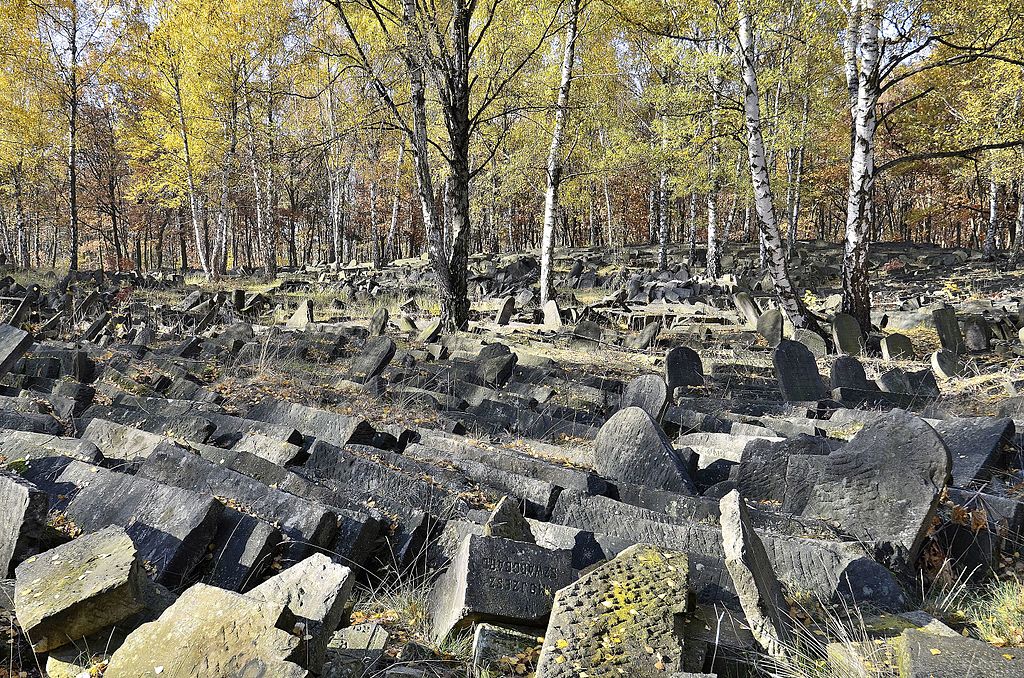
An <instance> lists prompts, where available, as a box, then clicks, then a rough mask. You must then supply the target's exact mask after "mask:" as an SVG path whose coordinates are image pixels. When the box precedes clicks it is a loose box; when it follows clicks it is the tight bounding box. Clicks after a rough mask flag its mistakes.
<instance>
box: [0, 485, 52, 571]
mask: <svg viewBox="0 0 1024 678" xmlns="http://www.w3.org/2000/svg"><path fill="white" fill-rule="evenodd" d="M49 506H50V502H49V498H48V497H47V496H46V493H45V492H43V491H42V490H40V489H39V488H38V487H36V486H35V485H33V484H32V483H30V482H29V481H27V480H25V479H24V478H22V477H21V476H18V475H15V474H13V473H9V472H7V471H3V470H0V515H2V516H3V521H2V522H0V579H4V578H6V577H7V574H8V572H9V571H10V568H11V566H13V565H16V564H17V563H18V562H21V561H22V560H23V559H24V558H26V557H28V556H30V555H32V554H33V553H35V551H36V550H38V548H39V547H40V543H41V540H42V537H43V530H44V529H45V527H46V513H47V511H48V510H49Z"/></svg>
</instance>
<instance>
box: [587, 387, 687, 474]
mask: <svg viewBox="0 0 1024 678" xmlns="http://www.w3.org/2000/svg"><path fill="white" fill-rule="evenodd" d="M594 470H595V471H597V473H598V474H600V475H602V476H604V477H606V478H611V479H613V480H621V481H625V482H628V483H633V484H635V485H642V486H644V487H650V488H654V489H659V490H669V491H671V492H682V493H684V494H693V481H692V480H691V479H690V474H689V471H688V470H687V468H686V464H685V462H684V461H683V459H682V458H681V457H680V456H679V455H678V454H677V453H676V451H675V450H674V449H672V443H670V442H669V440H668V437H667V436H666V435H665V432H664V431H663V430H662V428H661V425H659V424H658V422H656V421H654V420H653V419H652V418H651V415H649V414H648V413H647V412H645V411H644V410H642V409H640V408H639V407H627V408H625V409H623V410H619V411H618V412H616V413H615V414H614V415H612V416H611V418H609V419H608V421H606V422H605V423H604V425H603V426H602V427H601V430H600V431H598V434H597V438H595V439H594Z"/></svg>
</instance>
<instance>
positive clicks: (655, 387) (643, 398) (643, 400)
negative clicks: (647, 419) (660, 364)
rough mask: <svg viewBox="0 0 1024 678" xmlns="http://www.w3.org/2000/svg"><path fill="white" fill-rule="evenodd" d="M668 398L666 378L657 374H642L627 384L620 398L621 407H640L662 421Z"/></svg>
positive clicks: (656, 419) (653, 417)
mask: <svg viewBox="0 0 1024 678" xmlns="http://www.w3.org/2000/svg"><path fill="white" fill-rule="evenodd" d="M668 400H669V391H668V386H667V385H666V384H665V380H664V379H662V378H661V377H659V376H658V375H657V374H642V375H640V376H639V377H637V378H636V379H634V380H633V381H631V382H629V383H628V384H626V388H625V390H623V392H622V398H621V399H620V400H619V409H624V408H626V407H639V408H640V409H642V410H643V411H644V412H646V413H647V414H649V415H651V418H652V419H654V420H655V421H661V418H662V417H663V416H664V414H665V408H666V407H668Z"/></svg>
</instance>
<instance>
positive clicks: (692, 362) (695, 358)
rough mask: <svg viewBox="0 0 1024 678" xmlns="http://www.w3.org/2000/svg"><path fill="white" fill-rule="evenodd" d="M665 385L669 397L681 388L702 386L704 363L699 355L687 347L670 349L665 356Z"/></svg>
mask: <svg viewBox="0 0 1024 678" xmlns="http://www.w3.org/2000/svg"><path fill="white" fill-rule="evenodd" d="M665 383H666V384H668V392H669V396H671V395H672V394H674V393H675V390H676V389H677V388H679V387H681V386H682V387H686V386H703V385H704V363H703V362H702V361H701V359H700V355H698V353H697V352H696V351H694V350H693V349H692V348H689V347H687V346H677V347H675V348H673V349H671V350H670V351H669V352H668V353H666V354H665Z"/></svg>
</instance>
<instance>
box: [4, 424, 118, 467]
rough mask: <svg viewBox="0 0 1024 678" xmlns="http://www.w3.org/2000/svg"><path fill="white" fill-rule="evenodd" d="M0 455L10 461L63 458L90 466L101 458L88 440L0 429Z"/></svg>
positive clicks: (93, 444)
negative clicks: (86, 463) (76, 460)
mask: <svg viewBox="0 0 1024 678" xmlns="http://www.w3.org/2000/svg"><path fill="white" fill-rule="evenodd" d="M0 455H3V456H4V457H6V458H7V459H8V460H10V461H16V460H23V459H37V458H39V457H51V456H64V457H71V458H72V459H78V460H79V461H84V462H88V463H90V464H92V463H95V462H97V461H99V460H100V456H101V455H100V451H99V448H98V447H96V445H95V443H92V442H90V441H88V440H80V439H78V438H59V437H57V436H53V435H49V434H46V433H32V432H31V431H15V430H13V429H0Z"/></svg>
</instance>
